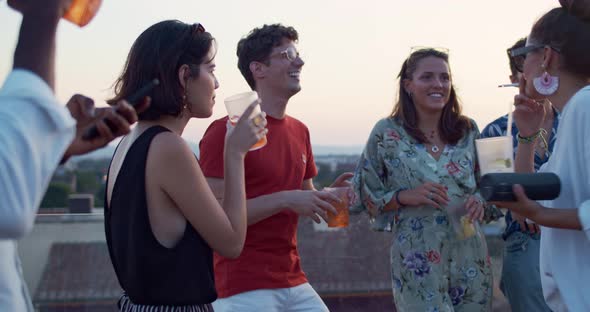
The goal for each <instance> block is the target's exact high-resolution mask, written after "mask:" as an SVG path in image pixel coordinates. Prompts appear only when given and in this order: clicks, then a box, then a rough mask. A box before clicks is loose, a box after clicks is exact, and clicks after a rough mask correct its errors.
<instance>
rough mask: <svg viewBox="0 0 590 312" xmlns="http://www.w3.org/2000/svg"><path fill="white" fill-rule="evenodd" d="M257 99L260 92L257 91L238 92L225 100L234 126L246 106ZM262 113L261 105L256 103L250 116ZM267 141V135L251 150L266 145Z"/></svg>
mask: <svg viewBox="0 0 590 312" xmlns="http://www.w3.org/2000/svg"><path fill="white" fill-rule="evenodd" d="M256 100H258V93H257V92H256V91H249V92H244V93H238V94H236V95H232V96H230V97H228V98H226V99H225V100H224V103H225V108H226V109H227V116H228V118H229V122H230V123H231V125H232V126H234V125H235V124H236V123H237V122H238V120H239V119H240V116H242V114H243V113H244V111H245V110H246V108H248V106H250V104H252V102H254V101H256ZM260 113H261V111H260V105H259V104H256V106H255V107H254V110H252V114H250V116H249V119H252V118H256V117H257V116H259V115H260ZM266 143H267V141H266V135H265V136H264V137H262V138H261V139H260V140H258V142H256V144H254V145H253V146H252V147H251V148H250V151H254V150H257V149H259V148H262V147H263V146H265V145H266Z"/></svg>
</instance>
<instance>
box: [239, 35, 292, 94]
mask: <svg viewBox="0 0 590 312" xmlns="http://www.w3.org/2000/svg"><path fill="white" fill-rule="evenodd" d="M283 39H288V40H291V41H293V42H297V41H298V40H299V35H298V34H297V31H296V30H295V28H293V27H290V26H283V25H281V24H272V25H266V24H265V25H263V26H262V27H260V28H254V29H253V30H252V31H250V33H248V35H247V36H246V37H244V38H242V39H241V40H240V41H239V42H238V49H237V53H236V54H237V55H238V68H239V69H240V72H241V73H242V76H244V78H245V79H246V82H248V85H249V86H250V88H252V90H254V89H256V81H254V77H253V76H252V72H251V71H250V63H252V62H261V63H264V64H266V65H268V64H269V60H268V57H269V55H270V53H271V52H272V49H273V48H275V47H278V46H280V45H281V44H282V41H283Z"/></svg>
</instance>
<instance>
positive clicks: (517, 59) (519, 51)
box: [506, 44, 559, 73]
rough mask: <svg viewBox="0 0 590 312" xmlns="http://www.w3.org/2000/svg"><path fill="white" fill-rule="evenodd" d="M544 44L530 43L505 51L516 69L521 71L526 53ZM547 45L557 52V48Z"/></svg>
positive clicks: (544, 45) (542, 46)
mask: <svg viewBox="0 0 590 312" xmlns="http://www.w3.org/2000/svg"><path fill="white" fill-rule="evenodd" d="M546 46H547V45H546V44H531V45H527V46H524V47H520V48H514V49H508V50H506V52H507V53H508V57H510V59H511V60H512V62H513V63H514V67H515V68H516V70H518V71H519V72H521V73H522V71H523V68H524V60H525V59H526V56H527V54H529V53H531V52H533V51H535V50H538V49H541V48H544V47H546ZM549 47H550V48H551V49H553V50H555V51H556V52H558V53H559V49H557V48H554V47H551V46H549Z"/></svg>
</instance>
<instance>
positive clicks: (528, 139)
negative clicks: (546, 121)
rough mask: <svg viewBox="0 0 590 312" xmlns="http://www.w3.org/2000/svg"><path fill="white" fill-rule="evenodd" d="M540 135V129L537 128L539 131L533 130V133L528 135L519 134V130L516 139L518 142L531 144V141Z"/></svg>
mask: <svg viewBox="0 0 590 312" xmlns="http://www.w3.org/2000/svg"><path fill="white" fill-rule="evenodd" d="M540 135H541V129H539V131H537V132H535V134H533V135H531V136H528V137H523V136H522V135H520V132H518V134H517V135H516V139H517V140H518V143H523V144H531V143H533V142H535V140H536V139H537V138H538V137H539V136H540Z"/></svg>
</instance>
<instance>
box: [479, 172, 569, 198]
mask: <svg viewBox="0 0 590 312" xmlns="http://www.w3.org/2000/svg"><path fill="white" fill-rule="evenodd" d="M514 184H520V185H522V187H523V188H524V192H525V193H526V195H527V197H528V198H530V199H532V200H552V199H555V198H557V197H558V196H559V193H560V192H561V181H560V180H559V177H558V176H557V175H556V174H555V173H550V172H543V173H488V174H486V175H484V176H483V177H481V181H480V192H481V196H482V197H483V198H484V199H485V200H486V201H516V197H514V193H513V192H512V186H513V185H514Z"/></svg>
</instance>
